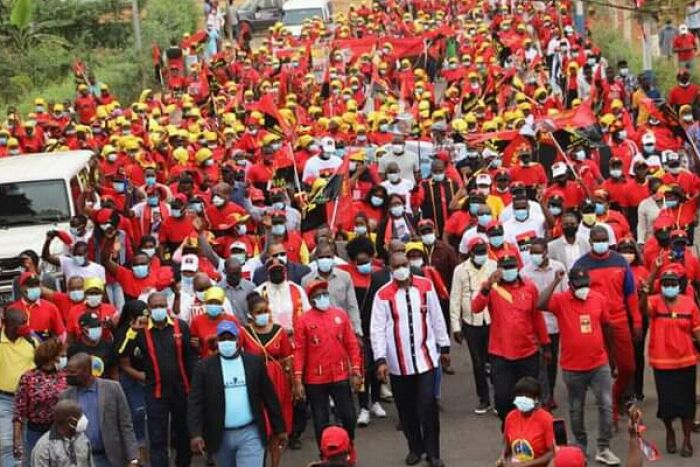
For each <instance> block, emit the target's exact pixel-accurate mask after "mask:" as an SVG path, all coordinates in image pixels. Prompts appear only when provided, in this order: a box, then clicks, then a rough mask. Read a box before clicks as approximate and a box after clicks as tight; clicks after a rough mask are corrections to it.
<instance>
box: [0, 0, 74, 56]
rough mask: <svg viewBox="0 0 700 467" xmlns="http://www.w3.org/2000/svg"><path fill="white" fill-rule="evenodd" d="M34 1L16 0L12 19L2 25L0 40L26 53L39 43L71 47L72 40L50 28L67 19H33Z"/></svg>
mask: <svg viewBox="0 0 700 467" xmlns="http://www.w3.org/2000/svg"><path fill="white" fill-rule="evenodd" d="M33 15H34V2H33V1H32V0H15V2H14V4H13V5H12V10H11V12H10V21H9V22H7V23H4V24H3V25H2V30H1V31H0V41H2V42H3V43H4V44H5V45H6V46H7V47H10V48H12V49H14V50H15V51H17V52H18V53H25V52H27V51H28V50H29V49H31V48H32V47H36V46H37V45H52V46H55V47H63V48H69V47H71V44H70V42H68V41H67V40H65V39H64V38H63V37H61V36H58V35H56V34H51V33H50V30H51V29H52V28H56V27H58V26H60V25H61V24H63V23H65V21H61V20H51V21H40V22H35V21H32V18H33Z"/></svg>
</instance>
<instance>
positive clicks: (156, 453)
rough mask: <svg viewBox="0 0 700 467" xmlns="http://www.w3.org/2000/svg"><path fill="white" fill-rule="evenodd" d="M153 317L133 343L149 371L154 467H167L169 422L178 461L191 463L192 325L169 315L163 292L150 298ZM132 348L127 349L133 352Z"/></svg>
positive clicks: (180, 466) (148, 406)
mask: <svg viewBox="0 0 700 467" xmlns="http://www.w3.org/2000/svg"><path fill="white" fill-rule="evenodd" d="M148 309H149V311H150V320H149V322H148V325H147V326H146V327H145V328H143V329H139V331H138V334H137V336H136V338H135V339H134V340H133V341H132V343H131V344H128V345H133V346H135V347H136V348H137V349H138V350H139V352H140V353H141V355H143V364H144V370H145V374H146V378H145V385H146V388H145V389H146V417H147V419H148V424H147V425H148V439H149V442H150V450H151V465H152V466H153V467H168V465H169V462H168V425H169V418H171V419H172V423H171V424H170V426H171V427H172V432H173V434H174V435H175V451H176V455H175V465H176V466H177V467H185V466H189V465H190V460H191V458H192V453H191V451H190V439H189V433H188V430H187V395H188V393H189V391H190V378H191V376H192V353H191V350H190V346H189V342H190V328H189V326H187V323H185V322H184V321H182V320H180V319H178V318H176V317H175V316H170V313H169V312H168V301H167V298H166V296H165V295H164V294H161V293H154V294H152V295H151V296H150V297H149V298H148ZM131 353H132V352H130V351H129V352H127V354H131Z"/></svg>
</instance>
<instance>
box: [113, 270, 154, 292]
mask: <svg viewBox="0 0 700 467" xmlns="http://www.w3.org/2000/svg"><path fill="white" fill-rule="evenodd" d="M115 278H116V279H117V282H119V283H120V284H121V286H122V288H123V289H124V294H125V295H127V296H129V297H132V298H137V297H138V296H139V295H141V293H143V291H144V290H146V289H149V288H155V286H156V276H155V274H154V271H152V270H151V269H150V268H149V271H148V275H147V276H146V277H144V278H143V279H137V278H136V276H134V272H133V271H132V270H131V269H127V268H125V267H124V266H118V267H117V274H115Z"/></svg>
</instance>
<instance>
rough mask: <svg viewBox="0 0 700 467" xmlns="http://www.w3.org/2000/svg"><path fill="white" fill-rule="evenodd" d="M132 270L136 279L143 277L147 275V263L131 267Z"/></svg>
mask: <svg viewBox="0 0 700 467" xmlns="http://www.w3.org/2000/svg"><path fill="white" fill-rule="evenodd" d="M132 270H133V271H134V276H135V277H136V278H137V279H143V278H144V277H146V276H148V265H147V264H140V265H138V266H134V267H132Z"/></svg>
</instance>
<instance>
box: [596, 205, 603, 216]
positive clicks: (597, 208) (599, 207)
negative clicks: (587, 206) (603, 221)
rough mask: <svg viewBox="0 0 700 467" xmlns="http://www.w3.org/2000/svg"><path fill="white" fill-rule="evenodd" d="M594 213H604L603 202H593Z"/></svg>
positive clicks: (598, 214)
mask: <svg viewBox="0 0 700 467" xmlns="http://www.w3.org/2000/svg"><path fill="white" fill-rule="evenodd" d="M595 213H596V215H597V216H602V215H603V214H605V205H604V204H603V203H595Z"/></svg>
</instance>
